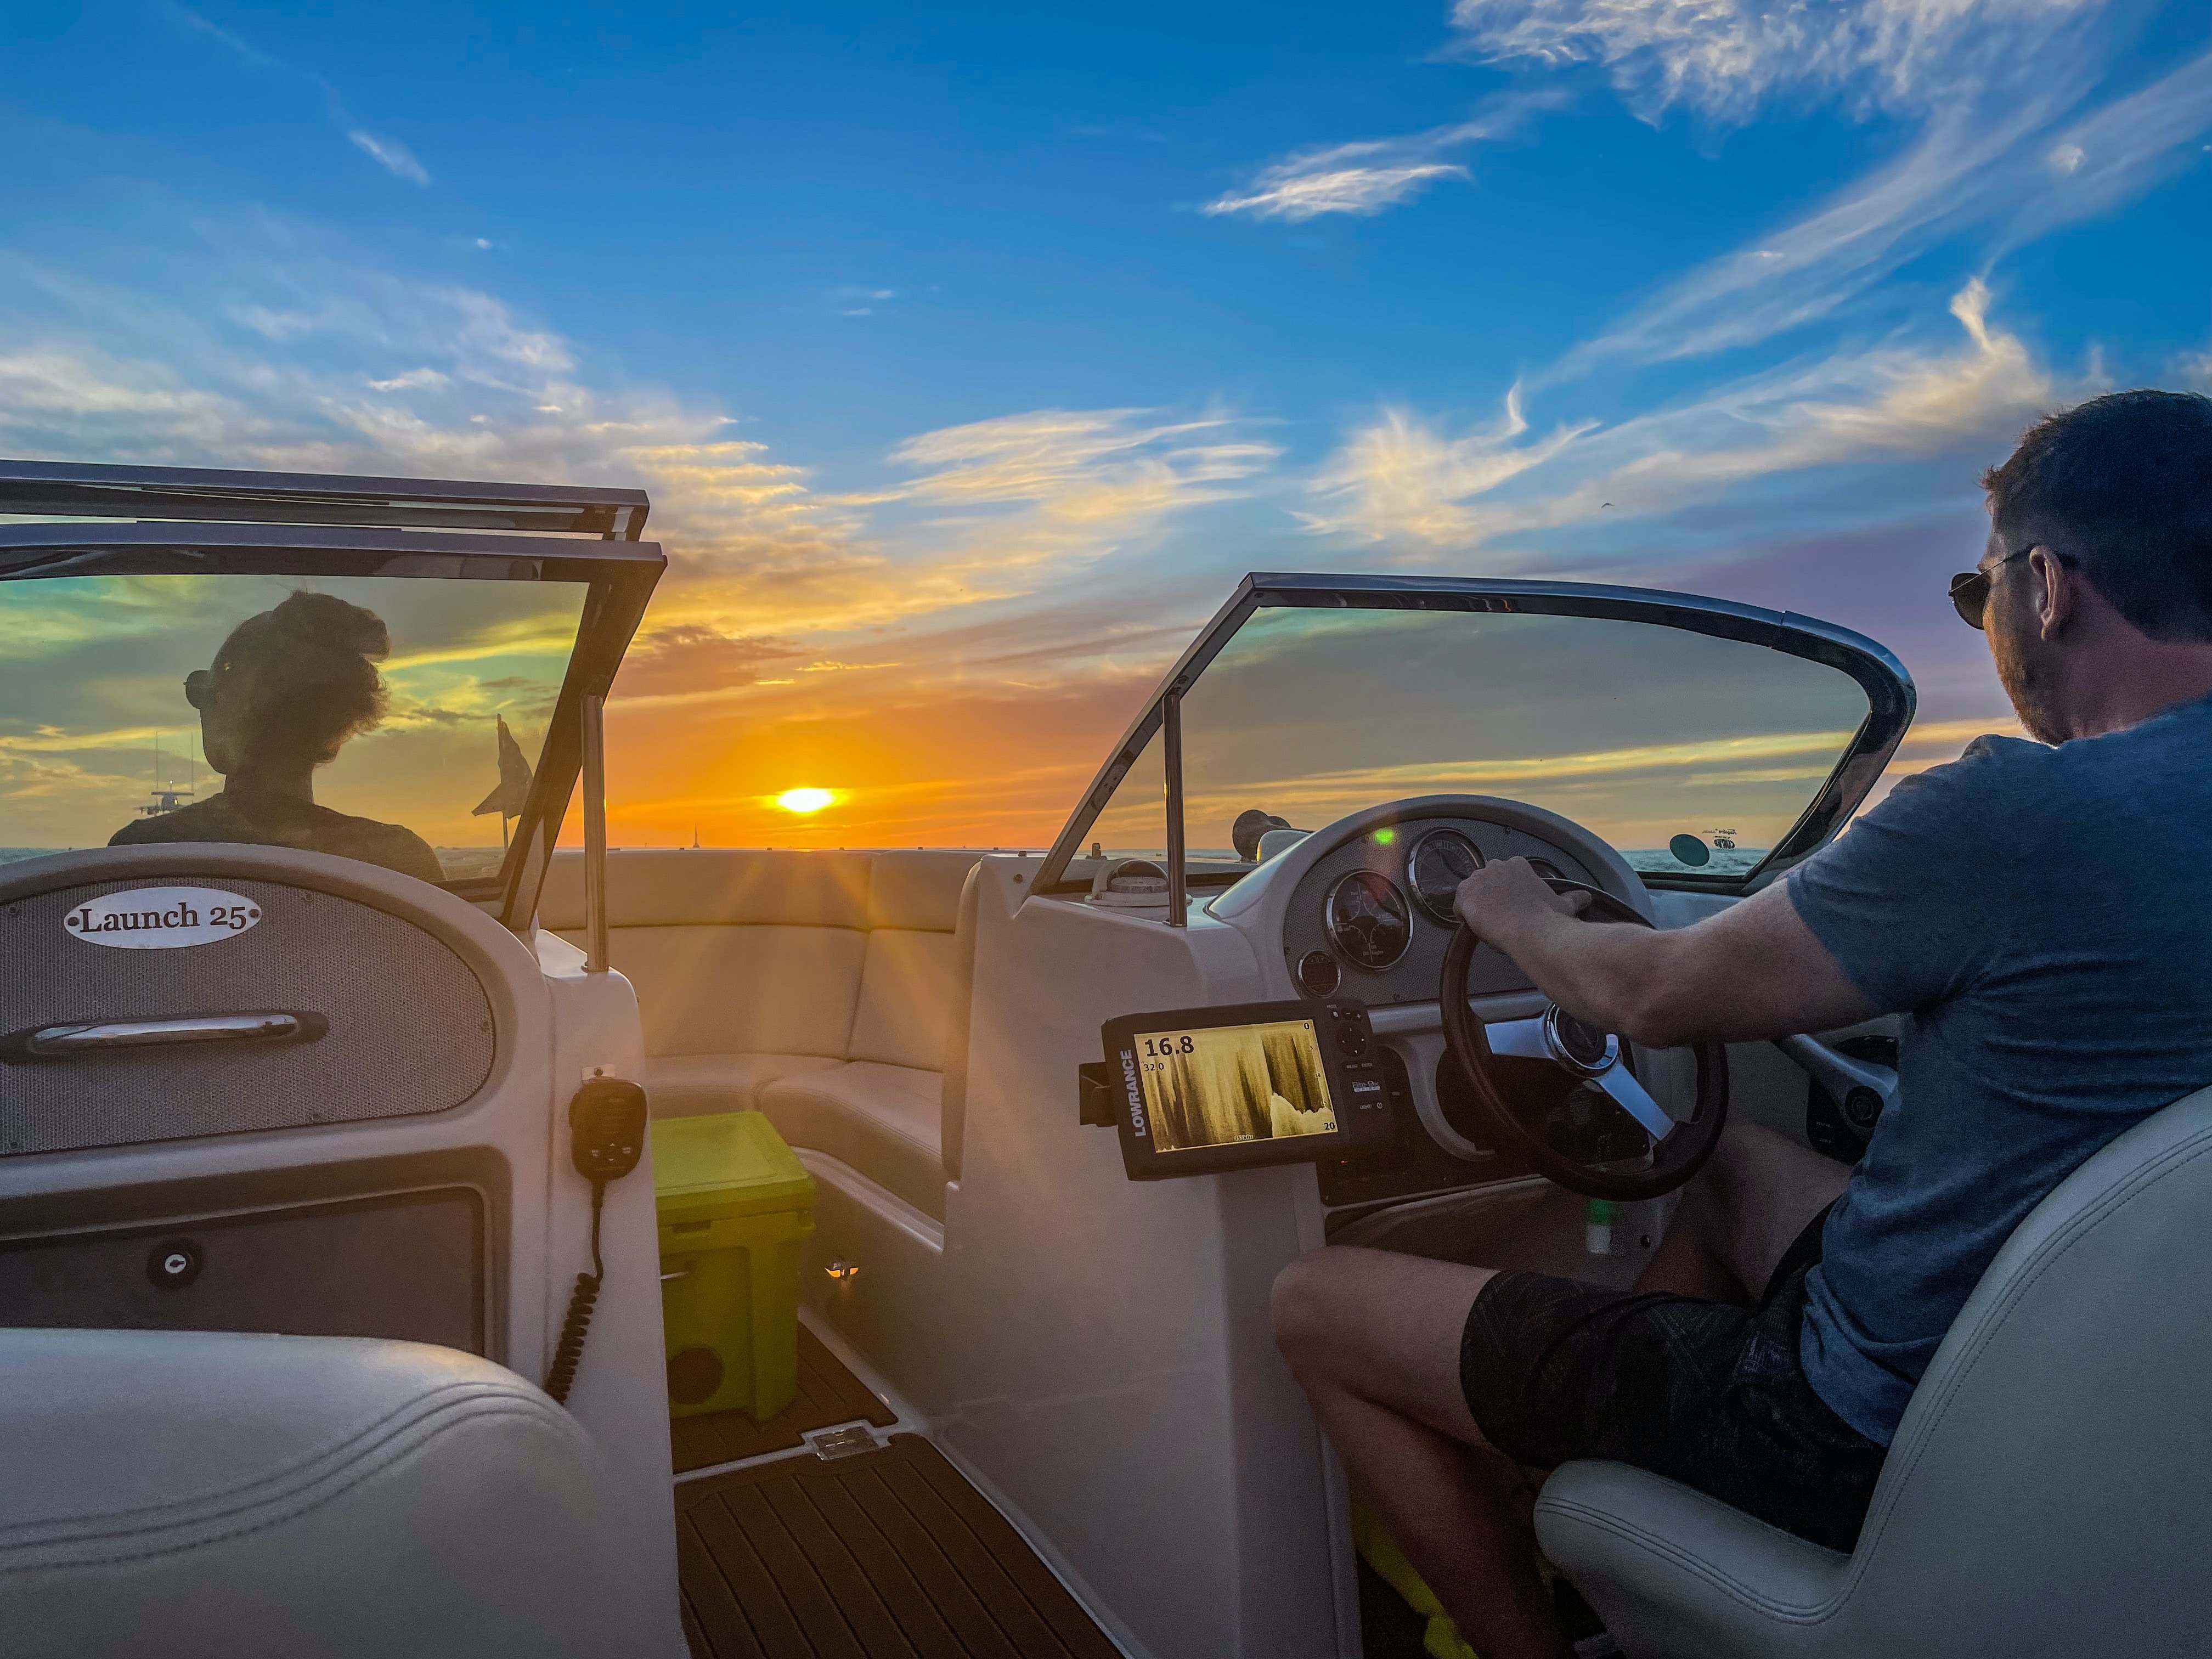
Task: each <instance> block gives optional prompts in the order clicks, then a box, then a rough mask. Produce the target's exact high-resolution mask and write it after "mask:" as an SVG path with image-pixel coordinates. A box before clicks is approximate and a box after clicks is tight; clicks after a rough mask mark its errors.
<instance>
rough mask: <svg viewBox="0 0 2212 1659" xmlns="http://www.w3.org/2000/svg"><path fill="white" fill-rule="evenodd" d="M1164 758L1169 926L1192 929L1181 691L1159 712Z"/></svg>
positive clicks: (1176, 690) (1171, 694)
mask: <svg viewBox="0 0 2212 1659" xmlns="http://www.w3.org/2000/svg"><path fill="white" fill-rule="evenodd" d="M1160 713H1161V716H1162V718H1161V722H1160V746H1161V758H1162V759H1163V760H1164V762H1165V763H1166V767H1167V775H1168V926H1169V927H1187V926H1188V925H1189V914H1188V913H1189V909H1190V904H1189V877H1188V872H1187V871H1186V870H1185V869H1184V867H1183V863H1184V853H1183V844H1182V686H1181V685H1180V684H1176V685H1174V686H1170V688H1169V690H1168V696H1167V703H1166V705H1165V707H1164V708H1162V709H1161V711H1160Z"/></svg>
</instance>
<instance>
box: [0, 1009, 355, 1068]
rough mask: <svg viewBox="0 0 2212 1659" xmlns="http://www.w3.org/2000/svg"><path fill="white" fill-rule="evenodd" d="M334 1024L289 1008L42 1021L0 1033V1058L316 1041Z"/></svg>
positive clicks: (65, 1057) (67, 1056) (57, 1057)
mask: <svg viewBox="0 0 2212 1659" xmlns="http://www.w3.org/2000/svg"><path fill="white" fill-rule="evenodd" d="M330 1029H331V1023H330V1021H329V1020H327V1019H325V1018H323V1016H322V1015H320V1014H311V1013H302V1012H296V1011H293V1010H285V1009H272V1010H269V1011H266V1012H255V1013H239V1014H174V1015H170V1016H167V1017H166V1018H160V1019H99V1020H80V1021H74V1022H71V1023H70V1024H62V1025H41V1026H40V1027H38V1028H37V1029H35V1030H28V1031H16V1032H13V1033H10V1034H9V1036H5V1037H0V1060H10V1061H14V1062H15V1063H17V1064H21V1062H23V1061H25V1060H69V1059H72V1058H74V1057H76V1056H78V1055H82V1054H114V1053H117V1052H118V1051H120V1050H123V1049H127V1048H170V1047H176V1046H179V1045H184V1044H192V1045H198V1044H202V1043H211V1042H223V1043H254V1044H262V1043H278V1042H314V1041H315V1040H316V1039H318V1038H319V1037H322V1036H326V1035H327V1034H328V1033H329V1031H330Z"/></svg>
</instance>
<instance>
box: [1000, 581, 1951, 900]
mask: <svg viewBox="0 0 2212 1659" xmlns="http://www.w3.org/2000/svg"><path fill="white" fill-rule="evenodd" d="M1270 605H1285V606H1306V607H1321V608H1328V609H1335V610H1347V611H1474V612H1492V613H1499V612H1506V613H1522V614H1527V615H1532V616H1553V617H1608V618H1612V619H1614V620H1617V621H1623V622H1640V623H1650V624H1651V625H1653V626H1655V627H1659V628H1678V629H1684V630H1686V631H1687V632H1689V633H1692V634H1707V635H1713V636H1714V637H1716V638H1719V639H1725V640H1742V641H1747V643H1750V644H1753V645H1763V646H1765V647H1768V648H1770V649H1771V650H1775V651H1781V652H1784V653H1788V654H1789V655H1790V656H1793V657H1805V658H1808V659H1811V660H1813V661H1814V662H1821V663H1826V664H1827V665H1829V666H1830V667H1832V668H1838V669H1840V670H1842V671H1844V673H1846V674H1848V675H1850V677H1851V678H1852V679H1854V680H1856V681H1857V683H1858V684H1859V687H1860V689H1861V690H1863V691H1864V692H1865V693H1866V698H1867V714H1866V719H1865V720H1863V721H1862V722H1861V723H1860V725H1859V728H1858V731H1857V732H1856V733H1855V734H1854V735H1853V737H1852V738H1851V742H1850V746H1849V747H1848V748H1847V749H1845V750H1844V754H1843V757H1842V758H1841V759H1840V760H1838V762H1837V763H1836V765H1835V768H1834V769H1833V770H1832V771H1831V772H1830V773H1829V774H1828V776H1827V778H1826V781H1824V782H1823V783H1822V784H1821V786H1820V793H1818V794H1816V795H1815V796H1814V798H1813V802H1812V805H1809V806H1808V807H1807V808H1806V809H1805V811H1804V813H1803V815H1802V817H1799V818H1798V820H1797V822H1796V823H1795V824H1794V825H1792V826H1791V827H1790V832H1789V833H1788V834H1787V835H1785V836H1783V837H1782V839H1781V840H1780V841H1779V842H1777V843H1776V844H1775V846H1774V848H1773V850H1772V851H1771V852H1770V853H1769V854H1767V855H1766V857H1765V859H1763V860H1760V861H1759V865H1758V866H1757V867H1756V868H1755V869H1753V870H1751V871H1750V872H1747V873H1746V874H1744V875H1742V876H1740V877H1699V876H1686V877H1665V878H1659V879H1660V880H1662V882H1664V883H1666V884H1674V885H1680V886H1686V887H1710V888H1714V889H1717V890H1744V889H1747V888H1751V887H1753V886H1756V885H1758V884H1760V883H1762V882H1764V881H1765V880H1767V879H1769V878H1771V877H1772V876H1773V875H1774V874H1776V873H1777V872H1780V871H1782V870H1784V869H1787V868H1788V867H1789V866H1791V865H1793V864H1796V863H1797V862H1799V861H1800V860H1802V859H1804V858H1806V857H1807V856H1808V855H1809V854H1811V853H1813V852H1814V849H1816V848H1819V847H1820V844H1821V843H1822V842H1825V841H1826V840H1827V838H1828V837H1829V836H1831V835H1832V834H1834V833H1835V831H1836V829H1838V826H1840V825H1841V824H1842V823H1843V822H1844V819H1845V818H1846V817H1849V816H1850V813H1851V811H1852V809H1853V808H1855V807H1857V805H1858V804H1859V802H1860V801H1862V800H1863V799H1865V798H1866V793H1867V791H1869V789H1871V788H1873V787H1874V785H1875V780H1876V779H1877V778H1879V777H1880V776H1881V773H1882V769H1883V768H1884V767H1886V766H1887V765H1888V764H1889V757H1891V756H1892V755H1893V754H1894V753H1895V752H1896V750H1897V745H1898V744H1899V742H1900V741H1901V740H1902V739H1903V738H1904V736H1905V728H1906V727H1907V726H1910V725H1911V723H1912V714H1913V710H1914V708H1916V706H1917V692H1916V691H1915V690H1914V689H1913V684H1912V677H1911V675H1910V674H1908V673H1907V672H1905V665H1904V664H1903V663H1901V662H1899V661H1898V659H1896V658H1895V657H1893V656H1892V655H1891V654H1890V653H1889V652H1888V651H1887V650H1886V649H1884V648H1883V647H1881V646H1880V645H1878V644H1876V643H1875V641H1872V640H1870V639H1868V638H1867V637H1866V636H1865V635H1863V634H1855V633H1853V632H1852V631H1851V630H1850V629H1848V628H1838V627H1837V626H1836V625H1835V624H1834V623H1824V622H1820V621H1817V620H1815V619H1814V618H1813V617H1801V616H1798V615H1796V613H1795V612H1793V611H1765V610H1762V609H1760V608H1759V607H1758V606H1756V605H1732V604H1729V602H1728V601H1727V600H1724V599H1701V598H1699V597H1698V596H1697V595H1695V594H1692V593H1670V592H1664V591H1663V590H1661V589H1657V588H1648V587H1613V586H1604V585H1601V584H1599V583H1595V582H1540V581H1505V580H1491V579H1488V578H1485V577H1475V576H1364V575H1362V576H1328V575H1304V574H1269V575H1250V576H1247V577H1245V578H1244V580H1243V581H1242V582H1240V583H1238V584H1237V591H1236V592H1234V593H1232V594H1231V596H1230V598H1229V602H1228V603H1227V604H1226V605H1223V606H1222V607H1221V609H1220V610H1219V611H1217V612H1215V614H1214V617H1213V620H1212V622H1210V623H1207V624H1206V627H1205V628H1204V629H1201V630H1200V633H1199V635H1198V637H1197V638H1196V639H1195V640H1194V641H1191V644H1190V647H1189V649H1188V650H1187V651H1185V652H1184V653H1182V657H1181V658H1180V659H1178V660H1177V661H1176V665H1175V666H1174V667H1172V668H1170V670H1168V671H1167V675H1166V677H1165V678H1164V679H1162V680H1161V682H1160V684H1159V686H1158V690H1155V691H1154V692H1153V693H1152V696H1151V697H1150V698H1149V699H1148V700H1147V701H1146V703H1145V706H1144V708H1143V709H1142V710H1140V711H1139V714H1138V715H1137V718H1136V719H1135V720H1132V721H1131V722H1130V723H1129V729H1128V730H1127V732H1123V733H1122V734H1121V741H1120V742H1119V743H1118V744H1115V746H1114V750H1113V752H1112V753H1111V754H1109V756H1108V757H1107V759H1106V763H1105V764H1104V765H1103V766H1102V767H1100V768H1099V769H1098V775H1097V777H1095V778H1093V779H1092V780H1091V787H1090V788H1089V789H1087V790H1086V791H1085V792H1084V796H1083V799H1081V800H1080V801H1079V802H1078V803H1077V805H1076V808H1075V811H1074V812H1073V814H1072V815H1071V816H1070V817H1069V818H1068V820H1067V824H1066V828H1064V829H1061V831H1060V839H1059V840H1057V841H1055V842H1054V843H1053V846H1052V850H1051V851H1050V852H1049V853H1048V854H1045V860H1044V866H1043V868H1042V870H1040V871H1039V872H1037V878H1036V880H1035V881H1034V882H1032V883H1030V888H1029V890H1030V892H1031V893H1032V894H1035V893H1042V892H1048V891H1050V890H1052V888H1053V886H1054V884H1055V883H1057V882H1058V881H1059V880H1060V878H1061V877H1062V875H1063V874H1064V873H1065V872H1066V869H1067V866H1068V864H1069V863H1070V861H1071V860H1073V859H1074V858H1075V857H1076V855H1077V854H1078V853H1079V850H1080V849H1081V848H1082V846H1083V841H1084V837H1085V836H1086V835H1088V834H1089V833H1090V830H1091V824H1092V823H1094V822H1095V821H1096V820H1097V817H1098V815H1099V813H1101V812H1103V811H1105V810H1106V806H1107V804H1108V803H1109V801H1111V800H1112V799H1113V798H1114V792H1115V789H1116V788H1118V787H1120V785H1121V780H1122V779H1123V778H1124V777H1125V776H1127V774H1128V771H1129V769H1130V768H1131V767H1133V766H1134V765H1135V764H1136V763H1137V760H1138V757H1139V756H1141V755H1142V754H1143V753H1144V750H1145V745H1146V744H1148V743H1150V742H1151V741H1152V736H1153V734H1154V733H1155V732H1163V731H1164V736H1163V745H1164V754H1163V756H1162V759H1163V762H1164V768H1165V771H1166V775H1167V852H1168V896H1169V904H1168V921H1169V925H1170V926H1171V927H1180V926H1182V923H1183V921H1184V914H1183V913H1184V908H1185V903H1184V901H1185V895H1186V890H1187V885H1188V871H1187V869H1186V867H1185V865H1186V860H1185V857H1184V850H1183V849H1184V835H1183V822H1182V799H1183V779H1182V699H1183V697H1184V696H1185V695H1186V694H1188V691H1189V690H1190V688H1191V687H1192V686H1193V685H1194V684H1197V681H1198V678H1199V676H1200V675H1201V674H1203V673H1204V672H1205V671H1206V668H1207V666H1208V665H1210V664H1211V663H1212V661H1213V659H1214V658H1215V657H1216V656H1218V654H1219V653H1220V652H1221V649H1222V647H1224V646H1225V645H1227V644H1228V643H1229V641H1230V640H1231V638H1232V637H1233V636H1234V635H1236V633H1237V629H1240V628H1242V627H1243V625H1244V623H1246V622H1247V621H1248V620H1249V618H1250V617H1251V616H1252V613H1253V612H1254V611H1258V610H1261V609H1262V608H1263V607H1266V606H1270Z"/></svg>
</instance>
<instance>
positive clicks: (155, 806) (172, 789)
mask: <svg viewBox="0 0 2212 1659" xmlns="http://www.w3.org/2000/svg"><path fill="white" fill-rule="evenodd" d="M185 760H186V761H187V763H190V765H191V782H190V783H188V784H186V785H185V787H183V788H182V789H179V788H178V787H177V786H176V785H175V784H173V783H170V784H164V783H163V782H162V781H161V733H160V732H155V734H154V787H153V789H152V790H151V791H150V792H149V794H148V796H147V799H146V800H145V803H144V804H143V805H141V806H140V807H139V809H138V816H139V817H142V818H161V817H167V816H168V815H169V814H170V813H172V812H173V811H176V810H177V809H178V808H179V807H180V806H190V805H191V804H192V798H193V796H194V795H195V794H196V793H197V791H198V789H199V783H200V775H199V762H198V758H197V757H196V756H194V755H193V754H192V752H191V748H190V746H189V745H187V747H186V749H185Z"/></svg>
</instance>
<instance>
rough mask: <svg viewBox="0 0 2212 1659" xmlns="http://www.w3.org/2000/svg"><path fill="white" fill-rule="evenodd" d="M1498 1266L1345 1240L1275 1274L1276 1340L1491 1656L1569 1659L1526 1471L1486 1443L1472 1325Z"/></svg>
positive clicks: (1419, 1560)
mask: <svg viewBox="0 0 2212 1659" xmlns="http://www.w3.org/2000/svg"><path fill="white" fill-rule="evenodd" d="M1490 1278H1491V1273H1490V1271H1489V1269H1487V1268H1484V1267H1460V1266H1458V1265H1457V1264H1455V1263H1452V1262H1447V1261H1428V1260H1426V1259H1425V1258H1423V1257H1419V1256H1408V1255H1395V1254H1393V1253H1391V1252H1389V1251H1385V1250H1367V1249H1356V1248H1352V1247H1350V1246H1344V1245H1338V1246H1333V1247H1331V1248H1328V1249H1321V1250H1316V1251H1315V1252H1314V1253H1313V1254H1312V1255H1308V1256H1306V1257H1305V1258H1304V1259H1303V1260H1301V1261H1295V1262H1293V1263H1291V1266H1290V1267H1286V1268H1285V1269H1284V1271H1283V1273H1282V1275H1281V1276H1280V1277H1279V1278H1278V1279H1276V1280H1275V1293H1274V1316H1275V1340H1276V1341H1277V1343H1278V1344H1279V1346H1281V1348H1282V1351H1283V1357H1284V1358H1285V1359H1287V1360H1288V1361H1289V1362H1290V1365H1291V1370H1292V1371H1293V1372H1294V1373H1295V1374H1296V1375H1297V1379H1298V1381H1299V1383H1302V1384H1303V1385H1304V1388H1305V1391H1306V1395H1307V1397H1308V1398H1309V1399H1310V1400H1311V1401H1312V1402H1313V1408H1314V1415H1315V1416H1316V1418H1318V1419H1320V1422H1321V1425H1322V1429H1323V1430H1324V1431H1326V1432H1327V1433H1328V1437H1329V1441H1330V1443H1332V1444H1333V1445H1334V1446H1335V1448H1336V1450H1337V1455H1339V1456H1340V1457H1342V1458H1343V1459H1344V1462H1345V1465H1346V1468H1348V1469H1349V1470H1350V1471H1351V1474H1352V1485H1353V1486H1355V1487H1356V1488H1357V1489H1358V1492H1359V1495H1360V1496H1361V1497H1362V1498H1364V1499H1365V1500H1366V1501H1367V1503H1368V1504H1369V1505H1370V1507H1371V1508H1372V1509H1373V1510H1375V1512H1376V1514H1377V1515H1378V1516H1381V1517H1382V1520H1383V1524H1384V1525H1385V1526H1387V1527H1388V1528H1389V1531H1390V1536H1391V1537H1392V1538H1393V1539H1395V1541H1396V1542H1397V1545H1398V1547H1399V1548H1400V1549H1401V1550H1403V1551H1404V1552H1405V1554H1406V1559H1407V1560H1408V1561H1409V1562H1411V1563H1412V1564H1413V1570H1414V1571H1416V1572H1418V1573H1419V1574H1420V1575H1421V1577H1422V1579H1423V1580H1424V1582H1425V1583H1427V1584H1428V1586H1429V1588H1430V1589H1432V1590H1434V1591H1435V1592H1436V1596H1437V1601H1441V1602H1442V1603H1443V1607H1444V1610H1445V1611H1446V1612H1447V1613H1450V1614H1451V1616H1452V1618H1453V1620H1455V1622H1456V1623H1457V1624H1458V1626H1459V1627H1460V1632H1461V1634H1462V1635H1463V1636H1465V1637H1466V1638H1467V1639H1468V1642H1469V1643H1471V1644H1473V1645H1474V1649H1475V1650H1476V1651H1477V1652H1478V1653H1480V1654H1481V1655H1482V1656H1483V1659H1561V1656H1564V1655H1567V1654H1569V1653H1570V1652H1571V1649H1570V1648H1569V1647H1568V1644H1567V1641H1566V1638H1565V1636H1563V1635H1562V1634H1561V1633H1560V1631H1559V1623H1558V1621H1557V1620H1556V1619H1554V1618H1553V1613H1552V1602H1551V1598H1550V1596H1549V1595H1548V1594H1547V1592H1546V1590H1545V1589H1544V1585H1543V1582H1542V1580H1541V1578H1539V1577H1538V1576H1537V1573H1536V1543H1535V1534H1534V1528H1533V1527H1532V1525H1531V1523H1530V1520H1529V1514H1528V1510H1529V1506H1528V1499H1527V1498H1526V1495H1525V1493H1524V1492H1523V1490H1522V1480H1521V1474H1520V1471H1519V1469H1518V1468H1516V1466H1515V1465H1514V1464H1513V1462H1511V1461H1510V1459H1508V1458H1506V1457H1505V1456H1504V1455H1502V1454H1500V1453H1498V1452H1497V1451H1494V1450H1492V1449H1491V1448H1490V1447H1489V1446H1488V1445H1486V1444H1485V1443H1484V1442H1483V1438H1482V1433H1481V1431H1480V1430H1479V1429H1478V1428H1476V1426H1475V1423H1474V1416H1473V1414H1472V1413H1469V1411H1468V1407H1467V1401H1466V1399H1465V1397H1464V1396H1463V1395H1462V1392H1461V1389H1460V1378H1459V1344H1460V1334H1461V1332H1462V1330H1463V1329H1464V1328H1465V1327H1466V1324H1467V1316H1468V1310H1469V1309H1470V1308H1472V1307H1473V1306H1474V1298H1475V1295H1476V1293H1477V1292H1478V1291H1480V1290H1481V1289H1482V1287H1483V1286H1484V1285H1486V1284H1487V1283H1488V1282H1489V1281H1490Z"/></svg>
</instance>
